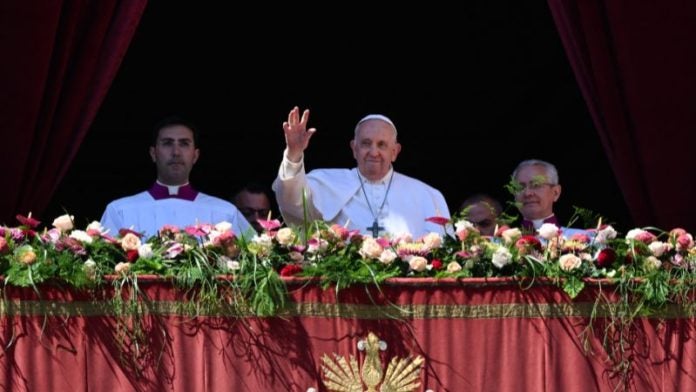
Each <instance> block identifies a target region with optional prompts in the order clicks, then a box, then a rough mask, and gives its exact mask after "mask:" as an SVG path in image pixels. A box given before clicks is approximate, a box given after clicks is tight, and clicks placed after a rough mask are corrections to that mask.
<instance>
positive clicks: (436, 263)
mask: <svg viewBox="0 0 696 392" xmlns="http://www.w3.org/2000/svg"><path fill="white" fill-rule="evenodd" d="M430 264H432V266H433V269H436V270H439V269H441V268H442V260H440V259H433V261H432V263H430Z"/></svg>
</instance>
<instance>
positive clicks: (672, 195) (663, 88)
mask: <svg viewBox="0 0 696 392" xmlns="http://www.w3.org/2000/svg"><path fill="white" fill-rule="evenodd" d="M548 4H549V6H550V8H551V12H552V14H553V18H554V20H555V22H556V26H557V28H558V31H559V33H560V35H561V39H562V41H563V45H564V46H565V50H566V53H567V55H568V58H569V60H570V64H571V66H572V67H573V70H574V72H575V76H576V79H577V81H578V85H579V86H580V89H581V91H582V93H583V96H584V97H585V101H586V103H587V107H588V109H589V111H590V114H591V116H592V118H593V120H594V124H595V127H596V128H597V131H598V132H599V135H600V138H601V140H602V143H603V145H604V150H605V151H606V153H607V156H608V159H609V161H610V163H611V165H612V167H613V169H614V172H615V175H616V177H617V178H618V182H619V186H620V187H621V189H622V191H623V194H624V197H625V199H626V203H627V205H628V207H629V209H630V210H631V213H632V215H633V218H634V221H635V222H636V224H638V225H657V226H659V227H661V228H663V229H671V228H673V227H677V226H679V227H685V228H687V229H689V230H691V231H693V230H694V229H696V208H694V206H693V202H694V200H696V170H694V169H695V168H696V154H695V153H694V151H693V150H694V146H695V145H696V72H694V70H696V51H694V40H695V39H696V3H694V2H689V1H675V2H668V3H664V2H658V1H642V2H636V1H629V0H620V1H602V0H586V1H575V0H548ZM578 159H581V157H578ZM587 176H588V178H591V177H592V173H587ZM597 192H602V190H601V189H597Z"/></svg>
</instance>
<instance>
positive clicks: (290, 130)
mask: <svg viewBox="0 0 696 392" xmlns="http://www.w3.org/2000/svg"><path fill="white" fill-rule="evenodd" d="M307 121H309V109H305V111H304V112H302V117H300V108H298V107H297V106H295V107H294V108H293V109H292V110H291V111H290V113H288V121H286V122H284V123H283V131H285V144H287V149H288V159H289V160H290V161H292V162H299V161H300V159H302V154H303V153H304V150H305V149H306V148H307V146H308V145H309V139H310V138H311V137H312V135H314V132H316V131H317V130H316V128H309V129H307Z"/></svg>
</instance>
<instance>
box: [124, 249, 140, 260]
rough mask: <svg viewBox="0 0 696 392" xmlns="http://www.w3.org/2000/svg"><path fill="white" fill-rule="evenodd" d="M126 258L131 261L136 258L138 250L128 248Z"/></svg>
mask: <svg viewBox="0 0 696 392" xmlns="http://www.w3.org/2000/svg"><path fill="white" fill-rule="evenodd" d="M126 260H128V262H130V263H133V262H135V260H138V251H137V250H136V249H133V250H129V251H128V252H126Z"/></svg>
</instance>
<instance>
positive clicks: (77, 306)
mask: <svg viewBox="0 0 696 392" xmlns="http://www.w3.org/2000/svg"><path fill="white" fill-rule="evenodd" d="M138 307H139V311H141V312H142V313H144V314H155V315H161V316H188V317H194V316H210V317H233V318H240V317H254V315H253V314H252V313H251V312H250V311H248V310H243V309H240V308H239V307H238V306H235V305H230V304H227V303H221V304H219V305H218V306H214V307H204V308H202V307H200V306H198V305H197V304H195V303H184V302H176V301H142V302H138ZM595 307H596V309H595ZM593 309H594V311H595V317H609V316H611V315H613V314H616V311H617V310H616V309H617V307H616V305H607V304H599V305H596V304H595V303H592V302H577V303H560V304H559V303H552V304H549V303H530V304H488V305H414V304H406V305H395V304H392V305H366V304H345V303H339V304H327V303H296V302H290V303H288V304H287V306H286V308H285V309H284V310H283V311H281V312H280V313H279V314H278V316H279V317H326V318H347V319H366V320H377V319H389V318H394V319H491V318H501V319H508V318H511V319H527V318H563V317H590V316H591V315H592V312H593ZM118 310H119V309H118V308H117V307H116V305H115V304H113V303H111V302H108V301H94V302H90V301H74V302H57V301H11V300H3V301H0V316H82V317H96V316H117V315H118V314H121V315H127V314H128V313H129V311H128V309H126V308H124V309H122V310H120V311H118ZM690 317H693V305H685V306H681V305H677V304H668V305H666V306H665V307H664V308H662V309H659V310H657V311H654V312H653V313H651V314H650V315H648V316H645V318H651V319H677V318H690Z"/></svg>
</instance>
